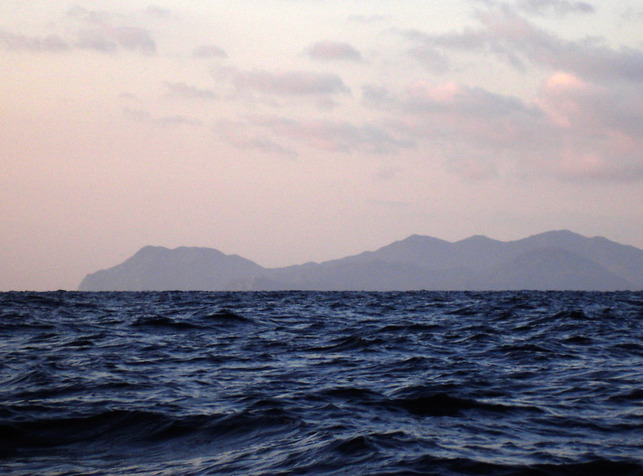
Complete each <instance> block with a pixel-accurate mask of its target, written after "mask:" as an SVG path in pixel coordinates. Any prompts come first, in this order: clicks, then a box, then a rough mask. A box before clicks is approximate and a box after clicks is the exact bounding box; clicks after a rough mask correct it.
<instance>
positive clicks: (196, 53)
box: [192, 45, 228, 58]
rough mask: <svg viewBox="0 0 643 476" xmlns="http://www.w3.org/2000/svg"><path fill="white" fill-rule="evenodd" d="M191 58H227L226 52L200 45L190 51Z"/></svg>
mask: <svg viewBox="0 0 643 476" xmlns="http://www.w3.org/2000/svg"><path fill="white" fill-rule="evenodd" d="M192 56H193V57H195V58H227V57H228V55H227V54H226V52H225V51H224V50H223V49H221V48H219V47H218V46H214V45H201V46H197V47H196V48H194V50H192Z"/></svg>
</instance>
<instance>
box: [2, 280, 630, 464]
mask: <svg viewBox="0 0 643 476" xmlns="http://www.w3.org/2000/svg"><path fill="white" fill-rule="evenodd" d="M0 473H2V474H56V475H62V474H65V475H73V474H128V475H129V474H145V475H148V474H149V475H152V474H153V475H165V474H220V473H225V474H270V475H272V474H439V475H449V474H502V475H510V474H534V475H546V474H566V475H567V474H569V475H572V474H608V475H613V476H615V475H621V474H632V475H634V474H643V293H630V292H623V293H580V292H573V293H564V292H498V293H466V292H407V293H359V292H351V293H343V292H330V293H315V292H283V293H203V292H157V293H152V292H150V293H80V292H53V293H30V292H26V293H13V292H12V293H2V294H0Z"/></svg>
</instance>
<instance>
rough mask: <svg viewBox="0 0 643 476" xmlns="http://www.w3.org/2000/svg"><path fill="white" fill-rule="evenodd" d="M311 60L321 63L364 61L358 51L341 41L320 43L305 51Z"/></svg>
mask: <svg viewBox="0 0 643 476" xmlns="http://www.w3.org/2000/svg"><path fill="white" fill-rule="evenodd" d="M304 52H305V53H306V54H307V55H308V56H309V57H310V58H312V59H314V60H319V61H352V62H355V63H360V62H362V61H364V59H363V58H362V55H361V53H360V52H359V51H357V49H355V48H354V47H353V46H351V45H350V44H348V43H343V42H339V41H329V40H326V41H318V42H317V43H313V44H312V45H310V46H309V47H308V48H306V50H305V51H304Z"/></svg>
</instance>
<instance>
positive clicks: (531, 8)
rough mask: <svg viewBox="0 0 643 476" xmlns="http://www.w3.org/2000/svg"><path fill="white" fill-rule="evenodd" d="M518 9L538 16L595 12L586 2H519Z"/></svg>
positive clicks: (538, 0) (561, 0)
mask: <svg viewBox="0 0 643 476" xmlns="http://www.w3.org/2000/svg"><path fill="white" fill-rule="evenodd" d="M518 7H519V8H520V9H522V10H524V11H526V12H530V13H537V14H539V15H544V14H547V13H550V12H551V13H555V14H557V15H567V14H568V13H594V12H595V10H594V7H593V6H592V5H591V4H589V3H587V2H570V1H567V0H520V1H519V2H518Z"/></svg>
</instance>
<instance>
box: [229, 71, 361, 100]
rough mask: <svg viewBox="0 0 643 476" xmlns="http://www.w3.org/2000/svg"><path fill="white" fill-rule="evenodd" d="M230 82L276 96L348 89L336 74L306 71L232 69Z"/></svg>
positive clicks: (338, 91) (253, 90) (238, 86)
mask: <svg viewBox="0 0 643 476" xmlns="http://www.w3.org/2000/svg"><path fill="white" fill-rule="evenodd" d="M232 83H233V85H234V86H235V88H236V89H237V90H238V91H250V92H258V93H263V94H270V95H277V96H310V95H333V94H340V93H348V92H349V91H350V90H349V89H348V87H347V86H346V85H345V84H344V81H342V79H341V78H340V77H339V76H337V75H336V74H328V73H313V72H308V71H286V72H280V73H272V72H268V71H260V70H256V71H242V70H234V71H233V72H232Z"/></svg>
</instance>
